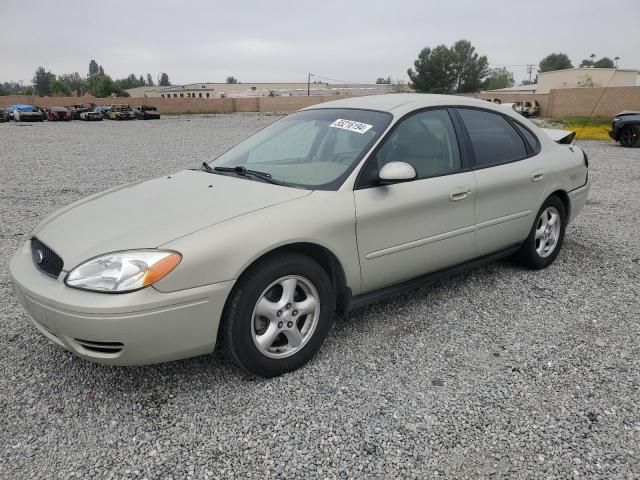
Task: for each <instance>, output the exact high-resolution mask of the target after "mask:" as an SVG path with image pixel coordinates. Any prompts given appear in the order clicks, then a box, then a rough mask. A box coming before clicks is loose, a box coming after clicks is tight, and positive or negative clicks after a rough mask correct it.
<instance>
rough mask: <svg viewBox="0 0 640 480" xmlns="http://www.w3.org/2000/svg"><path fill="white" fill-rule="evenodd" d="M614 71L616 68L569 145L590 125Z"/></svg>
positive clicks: (613, 73) (614, 72) (613, 74)
mask: <svg viewBox="0 0 640 480" xmlns="http://www.w3.org/2000/svg"><path fill="white" fill-rule="evenodd" d="M616 70H617V68H615V69H614V70H613V72H612V73H611V78H610V79H609V81H608V82H607V85H606V86H605V87H604V88H603V89H602V93H601V94H600V97H598V101H597V102H596V103H595V104H594V105H593V108H592V109H591V113H589V115H588V116H587V119H586V120H585V122H584V123H583V124H582V127H580V131H579V132H578V133H577V134H576V136H575V137H573V142H571V145H574V144H575V143H576V142H577V141H578V137H580V136H581V135H582V132H583V130H584V129H585V128H586V127H587V126H588V125H589V124H590V123H591V119H592V118H593V112H595V111H596V108H597V106H598V105H600V102H601V101H602V98H603V97H604V94H605V92H606V91H607V88H609V85H611V82H612V81H613V77H615V76H616Z"/></svg>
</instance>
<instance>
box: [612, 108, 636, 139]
mask: <svg viewBox="0 0 640 480" xmlns="http://www.w3.org/2000/svg"><path fill="white" fill-rule="evenodd" d="M609 136H610V137H611V138H613V139H614V140H615V141H616V142H620V145H622V146H623V147H640V112H631V111H625V112H620V113H619V114H617V115H616V116H615V117H614V118H613V122H611V131H610V132H609Z"/></svg>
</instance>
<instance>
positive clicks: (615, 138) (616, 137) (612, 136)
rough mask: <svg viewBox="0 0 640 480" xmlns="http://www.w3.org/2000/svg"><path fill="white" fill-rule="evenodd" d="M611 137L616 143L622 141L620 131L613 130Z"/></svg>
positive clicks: (610, 133)
mask: <svg viewBox="0 0 640 480" xmlns="http://www.w3.org/2000/svg"><path fill="white" fill-rule="evenodd" d="M609 136H610V137H611V138H613V139H614V140H615V141H616V142H617V141H618V140H620V137H619V136H618V130H611V131H610V132H609Z"/></svg>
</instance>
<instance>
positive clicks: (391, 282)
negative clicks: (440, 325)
mask: <svg viewBox="0 0 640 480" xmlns="http://www.w3.org/2000/svg"><path fill="white" fill-rule="evenodd" d="M588 191H589V178H588V159H587V156H586V155H585V153H584V152H583V151H582V150H581V149H580V148H579V147H576V146H572V145H562V144H559V143H556V142H554V141H553V140H552V139H551V137H549V136H548V135H547V134H546V133H545V132H544V131H542V130H540V129H539V128H537V127H536V126H535V125H534V124H532V123H531V122H529V121H528V120H527V119H525V118H523V117H522V116H520V115H518V114H517V113H515V112H514V111H513V110H512V109H505V108H503V107H501V106H499V105H493V104H490V103H488V102H483V101H480V100H474V99H467V98H462V97H452V96H439V95H419V94H397V95H381V96H372V97H359V98H351V99H345V100H338V101H335V102H328V103H323V104H320V105H316V106H313V107H310V108H307V109H304V110H301V111H299V112H296V113H293V114H291V115H288V116H286V117H284V118H282V119H280V120H279V121H277V122H275V123H273V124H271V125H270V126H268V127H266V128H265V129H263V130H261V131H260V132H258V133H257V134H255V135H253V136H252V137H250V138H248V139H247V140H245V141H243V142H241V143H240V144H238V145H237V146H235V147H233V148H231V149H230V150H228V151H227V152H225V153H223V154H222V155H220V156H219V157H218V158H216V159H215V160H213V161H211V162H209V163H204V164H203V165H202V167H200V168H194V169H189V170H184V171H181V172H178V173H175V174H171V175H166V176H162V177H159V178H155V179H152V180H144V181H139V182H135V183H132V184H128V185H124V186H121V187H118V188H114V189H111V190H108V191H106V192H102V193H99V194H96V195H93V196H90V197H88V198H86V199H83V200H81V201H79V202H76V203H74V204H72V205H70V206H68V207H67V208H65V209H63V210H61V211H59V212H57V213H54V214H53V215H51V216H50V217H48V218H47V219H45V220H44V221H43V222H42V223H41V224H40V225H38V226H37V228H36V229H35V231H34V232H33V234H32V235H31V237H30V238H29V240H28V241H27V242H26V244H25V245H24V246H23V247H22V248H21V249H20V250H19V251H18V252H17V254H16V255H15V256H14V258H13V259H12V261H11V263H10V271H11V276H12V279H13V283H14V285H15V290H16V292H17V295H18V297H19V299H20V301H21V303H22V304H23V305H24V306H25V308H26V310H27V311H28V312H29V313H30V315H31V317H32V318H33V322H34V325H35V326H36V327H37V328H38V329H39V330H40V332H41V333H42V334H43V335H45V336H46V337H48V338H49V339H50V340H51V341H53V342H55V343H57V344H58V345H60V346H62V347H64V348H66V349H68V350H70V351H72V352H74V353H76V354H78V355H80V356H82V357H84V358H87V359H89V360H93V361H96V362H101V363H109V364H117V365H137V364H148V363H155V362H163V361H169V360H175V359H179V358H185V357H189V356H194V355H199V354H204V353H208V352H211V351H212V350H213V349H214V347H215V345H216V344H217V343H220V344H221V345H222V346H223V347H224V350H225V351H226V352H227V354H228V355H229V357H230V358H231V359H232V360H233V361H234V362H235V363H236V364H238V365H239V366H240V367H242V368H244V369H246V370H247V371H249V372H251V373H253V374H256V375H261V376H267V377H270V376H275V375H280V374H282V373H284V372H288V371H291V370H294V369H296V368H299V367H300V366H302V365H304V364H305V363H306V362H307V361H309V360H310V359H311V358H312V356H313V355H314V353H316V352H317V351H318V349H319V348H320V345H321V344H322V342H323V341H324V340H325V337H326V336H327V334H328V332H329V329H330V326H331V323H332V320H333V318H334V316H335V315H336V314H342V313H344V312H347V311H348V310H349V309H352V308H354V307H357V306H361V305H364V304H366V303H369V302H372V301H376V300H378V299H381V298H383V297H384V296H387V295H390V294H393V293H396V292H399V291H401V290H404V289H408V288H413V287H415V286H417V285H420V284H423V283H424V282H428V281H432V280H434V279H437V278H441V277H443V276H444V275H449V274H452V273H455V272H459V271H461V270H463V269H465V268H470V267H472V266H475V265H478V264H480V263H483V262H488V261H493V260H495V259H498V258H501V257H506V256H512V257H514V258H515V259H516V260H517V261H518V262H520V263H521V264H522V265H524V266H525V267H528V268H532V269H540V268H544V267H547V266H548V265H549V264H551V263H552V262H553V261H554V259H555V258H556V256H557V255H558V254H559V252H560V249H561V247H562V243H563V238H564V235H565V229H566V226H567V224H569V223H570V222H571V221H572V220H573V219H574V218H575V217H576V215H578V213H579V212H580V210H581V209H582V208H583V206H584V204H585V202H586V199H587V195H588Z"/></svg>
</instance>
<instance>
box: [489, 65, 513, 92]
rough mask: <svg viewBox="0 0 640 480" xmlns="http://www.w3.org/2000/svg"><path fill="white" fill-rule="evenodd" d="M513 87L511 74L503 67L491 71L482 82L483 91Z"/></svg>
mask: <svg viewBox="0 0 640 480" xmlns="http://www.w3.org/2000/svg"><path fill="white" fill-rule="evenodd" d="M514 85H515V82H514V80H513V73H511V72H510V71H509V70H507V69H506V68H504V67H502V68H494V69H492V70H491V71H490V72H489V76H488V77H487V79H486V80H485V81H484V89H485V90H497V89H499V88H508V87H513V86H514Z"/></svg>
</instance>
